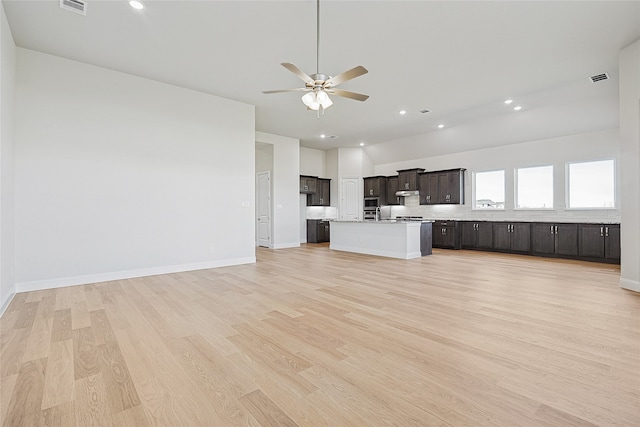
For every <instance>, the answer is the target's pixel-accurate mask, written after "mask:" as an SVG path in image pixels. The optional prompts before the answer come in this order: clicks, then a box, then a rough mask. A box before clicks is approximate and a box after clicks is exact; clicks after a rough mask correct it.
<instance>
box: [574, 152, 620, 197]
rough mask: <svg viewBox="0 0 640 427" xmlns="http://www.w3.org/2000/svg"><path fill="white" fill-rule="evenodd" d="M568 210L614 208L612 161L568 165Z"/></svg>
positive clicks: (613, 170)
mask: <svg viewBox="0 0 640 427" xmlns="http://www.w3.org/2000/svg"><path fill="white" fill-rule="evenodd" d="M568 172H569V202H568V207H569V208H596V209H597V208H613V207H615V168H614V164H613V160H601V161H596V162H584V163H569V165H568Z"/></svg>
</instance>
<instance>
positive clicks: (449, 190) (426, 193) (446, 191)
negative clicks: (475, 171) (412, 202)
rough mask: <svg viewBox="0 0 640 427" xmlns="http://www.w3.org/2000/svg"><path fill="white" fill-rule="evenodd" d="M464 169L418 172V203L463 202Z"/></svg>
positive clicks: (452, 203)
mask: <svg viewBox="0 0 640 427" xmlns="http://www.w3.org/2000/svg"><path fill="white" fill-rule="evenodd" d="M464 171H465V169H450V170H443V171H436V172H425V173H421V174H419V177H420V178H419V183H420V204H421V205H447V204H451V205H457V204H464Z"/></svg>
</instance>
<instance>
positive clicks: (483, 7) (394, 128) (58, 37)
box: [3, 0, 640, 149]
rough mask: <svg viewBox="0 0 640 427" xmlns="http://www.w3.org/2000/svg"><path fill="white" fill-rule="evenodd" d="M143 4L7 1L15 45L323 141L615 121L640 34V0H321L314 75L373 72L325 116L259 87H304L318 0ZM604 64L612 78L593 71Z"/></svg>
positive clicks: (568, 128) (296, 98) (519, 131)
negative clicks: (152, 83) (176, 89)
mask: <svg viewBox="0 0 640 427" xmlns="http://www.w3.org/2000/svg"><path fill="white" fill-rule="evenodd" d="M143 3H144V4H145V5H146V8H145V9H144V10H143V11H136V10H134V9H132V8H131V7H129V5H128V2H127V1H123V0H118V1H116V0H112V1H96V0H88V8H87V16H81V15H78V14H74V13H71V12H67V11H65V10H62V9H60V7H59V1H58V0H50V1H30V0H22V1H15V0H14V1H11V0H9V1H7V0H3V4H4V7H5V11H6V14H7V18H8V21H9V25H10V27H11V30H12V33H13V36H14V39H15V42H16V44H17V45H18V46H20V47H24V48H28V49H33V50H37V51H40V52H45V53H50V54H53V55H57V56H61V57H64V58H69V59H73V60H77V61H81V62H85V63H88V64H93V65H97V66H101V67H105V68H109V69H112V70H117V71H121V72H125V73H130V74H134V75H137V76H141V77H146V78H150V79H153V80H158V81H162V82H166V83H170V84H174V85H178V86H182V87H185V88H189V89H194V90H197V91H202V92H206V93H210V94H213V95H217V96H221V97H224V98H229V99H233V100H237V101H241V102H245V103H248V104H253V105H255V106H256V129H257V130H259V131H263V132H268V133H273V134H279V135H285V136H290V137H294V138H299V139H301V141H302V145H303V146H307V147H312V148H323V149H326V148H333V147H337V146H340V147H350V146H356V145H357V144H358V143H360V142H365V143H366V144H367V145H373V144H378V143H381V142H386V141H391V140H395V139H400V138H405V137H408V136H411V135H416V134H421V133H427V132H441V131H440V130H438V129H437V128H436V126H437V124H439V123H444V124H446V129H452V128H455V127H457V126H468V125H469V123H472V122H478V121H486V122H487V123H492V122H495V123H498V122H500V117H501V116H505V115H513V114H526V112H527V111H532V110H535V109H543V108H547V107H550V106H551V107H555V108H556V110H557V111H562V113H561V114H539V115H538V116H535V115H532V116H531V120H521V121H519V122H517V123H518V126H513V128H514V129H513V133H512V134H510V133H509V132H510V131H509V130H505V129H502V130H501V131H500V138H501V139H503V140H504V141H511V142H519V141H520V140H521V139H522V135H534V134H536V132H535V131H536V130H539V129H541V128H544V129H547V131H548V132H547V133H550V134H554V133H555V134H558V133H564V134H567V133H578V132H583V131H586V130H594V129H599V128H601V129H606V128H612V127H616V126H617V96H618V85H617V68H618V52H619V51H620V49H621V48H623V47H624V46H626V45H628V44H629V43H631V42H633V41H634V40H636V39H638V38H640V1H627V2H617V1H611V0H607V1H566V2H549V1H530V2H529V1H511V2H506V1H499V2H485V1H472V2H461V1H441V2H438V1H363V0H361V1H344V0H342V1H335V0H322V1H321V4H320V7H321V14H320V20H321V23H320V31H321V34H320V70H319V71H320V72H321V73H325V74H329V75H336V74H338V73H340V72H342V71H344V70H346V69H349V68H351V67H354V66H356V65H363V66H364V67H366V68H367V69H368V70H369V73H368V74H366V75H364V76H362V77H359V78H357V79H354V80H352V81H349V82H346V83H344V84H343V85H341V86H340V87H341V88H343V89H346V90H351V91H355V92H361V93H365V94H368V95H370V99H369V100H368V101H366V102H363V103H361V102H358V101H353V100H350V99H344V98H337V97H334V106H333V107H331V108H330V109H328V110H327V111H326V114H325V116H324V117H322V118H321V119H317V118H316V113H315V112H312V111H307V110H306V109H305V107H304V105H303V104H302V103H301V101H300V96H301V93H299V92H298V93H296V92H293V93H281V94H272V95H264V94H262V91H263V90H269V89H283V88H295V87H299V86H302V82H301V81H300V80H299V79H297V78H296V77H295V76H294V75H293V74H291V73H290V72H288V71H287V70H286V69H284V68H283V67H282V66H280V63H281V62H293V63H294V64H296V65H297V66H299V67H300V68H301V69H303V70H304V71H306V72H307V73H309V74H311V73H314V72H315V68H316V64H315V61H316V28H315V23H316V14H315V11H316V4H315V1H314V0H298V1H295V0H290V1H268V0H262V1H241V0H234V1H157V0H156V1H150V0H147V1H143ZM603 72H607V73H609V74H610V75H611V77H612V79H611V80H609V81H606V82H602V83H599V84H592V83H591V82H590V81H589V76H591V75H595V74H599V73H603ZM506 98H513V99H515V100H516V102H517V103H521V104H522V105H523V110H522V111H521V112H519V113H515V112H514V111H513V110H512V109H511V108H508V107H506V106H505V105H504V104H503V100H504V99H506ZM559 106H560V107H559ZM401 109H404V110H406V111H407V114H406V115H405V116H400V115H399V114H398V111H399V110H401ZM422 109H429V110H430V111H431V112H430V113H428V114H421V113H419V112H418V111H419V110H422ZM549 111H554V110H553V108H551V109H550V110H549ZM536 117H537V118H536ZM321 133H325V134H329V135H337V136H338V138H336V139H334V140H326V139H325V140H322V139H320V138H319V135H320V134H321ZM484 138H485V139H487V138H488V139H490V137H487V135H485V137H484ZM465 148H466V149H469V148H473V147H472V145H471V146H467V147H465Z"/></svg>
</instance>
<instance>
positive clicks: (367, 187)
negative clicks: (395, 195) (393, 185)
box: [364, 176, 387, 205]
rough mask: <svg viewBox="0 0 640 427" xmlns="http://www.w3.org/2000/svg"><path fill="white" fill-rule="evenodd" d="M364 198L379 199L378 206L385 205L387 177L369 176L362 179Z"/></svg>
mask: <svg viewBox="0 0 640 427" xmlns="http://www.w3.org/2000/svg"><path fill="white" fill-rule="evenodd" d="M364 197H379V198H380V204H383V205H386V204H387V177H386V176H370V177H367V178H364Z"/></svg>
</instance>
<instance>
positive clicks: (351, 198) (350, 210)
mask: <svg viewBox="0 0 640 427" xmlns="http://www.w3.org/2000/svg"><path fill="white" fill-rule="evenodd" d="M361 214H362V196H361V194H360V178H340V219H341V220H343V221H355V220H358V219H360V217H361Z"/></svg>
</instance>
